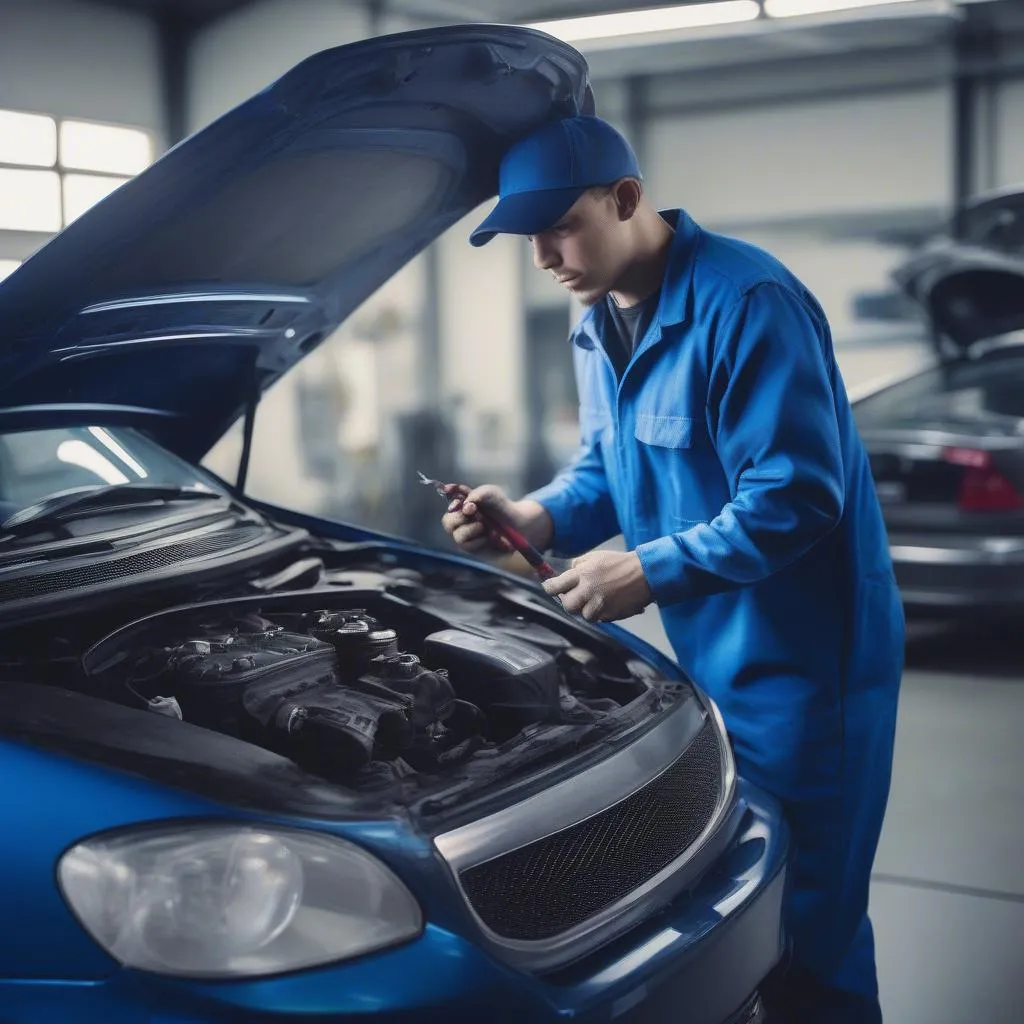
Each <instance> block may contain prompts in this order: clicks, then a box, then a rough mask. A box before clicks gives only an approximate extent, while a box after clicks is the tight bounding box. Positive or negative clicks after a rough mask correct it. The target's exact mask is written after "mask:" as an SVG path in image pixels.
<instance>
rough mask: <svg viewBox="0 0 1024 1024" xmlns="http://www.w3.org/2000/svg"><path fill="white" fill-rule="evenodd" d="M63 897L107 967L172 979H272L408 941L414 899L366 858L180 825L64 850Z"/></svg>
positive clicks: (413, 930) (235, 828)
mask: <svg viewBox="0 0 1024 1024" xmlns="http://www.w3.org/2000/svg"><path fill="white" fill-rule="evenodd" d="M58 877H59V880H60V886H61V889H62V891H63V893H64V898H65V899H66V900H67V902H68V904H69V905H70V906H71V909H72V910H73V911H74V913H75V915H76V917H77V918H78V920H79V921H80V922H81V923H82V925H83V926H84V927H85V929H86V930H87V931H88V932H89V934H90V935H92V937H93V938H94V939H95V940H96V942H98V943H99V944H100V945H101V946H102V947H103V948H104V949H105V950H106V951H107V952H108V953H109V954H110V955H111V956H112V957H114V958H115V959H117V960H119V961H120V962H121V963H123V964H125V965H127V966H130V967H136V968H139V969H142V970H147V971H155V972H158V973H161V974H171V975H177V976H179V977H206V978H211V977H221V978H239V977H255V976H261V975H269V974H277V973H280V972H282V971H292V970H297V969H298V968H302V967H312V966H315V965H319V964H325V963H330V962H333V961H338V960H343V959H346V958H348V957H353V956H359V955H361V954H364V953H369V952H372V951H374V950H379V949H383V948H385V947H387V946H392V945H396V944H397V943H400V942H405V941H407V940H408V939H411V938H414V937H415V936H416V935H418V934H419V933H420V931H421V930H422V928H423V917H422V914H421V912H420V908H419V906H418V904H417V903H416V900H415V899H414V898H413V896H412V894H411V893H410V892H409V891H408V889H406V888H405V886H404V885H403V884H402V883H401V882H400V881H399V880H398V879H397V878H396V877H395V876H394V874H392V873H391V871H389V870H388V868H386V867H385V866H384V865H383V864H381V863H380V862H379V861H378V860H376V859H375V858H374V857H372V856H371V855H370V854H368V853H366V852H365V851H363V850H361V849H360V848H359V847H356V846H353V845H351V844H350V843H346V842H344V841H343V840H340V839H334V838H332V837H330V836H321V835H316V834H314V833H307V832H298V831H289V830H286V829H276V828H253V827H248V826H244V825H221V824H217V825H203V824H198V825H189V826H187V827H186V826H181V825H176V826H174V827H173V828H160V829H146V830H140V831H137V832H130V833H121V834H119V835H116V836H101V837H98V838H94V839H89V840H87V841H86V842H83V843H80V844H78V845H77V846H74V847H72V848H71V849H70V850H68V851H67V852H66V853H65V854H64V856H63V857H62V858H61V860H60V864H59V867H58Z"/></svg>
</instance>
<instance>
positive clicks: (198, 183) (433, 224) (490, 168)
mask: <svg viewBox="0 0 1024 1024" xmlns="http://www.w3.org/2000/svg"><path fill="white" fill-rule="evenodd" d="M592 110H593V97H592V94H591V91H590V85H589V81H588V77H587V65H586V62H585V61H584V60H583V58H582V57H581V56H580V54H579V53H578V52H577V51H575V50H574V49H572V48H571V47H569V46H568V45H566V44H564V43H561V42H559V41H556V40H554V39H552V38H551V37H550V36H547V35H545V34H543V33H539V32H534V31H531V30H528V29H520V28H515V27H511V26H500V25H497V26H460V27H450V28H442V29H434V30H426V31H421V32H415V33H407V34H404V35H398V36H391V37H386V38H381V39H374V40H368V41H366V42H362V43H356V44H352V45H349V46H343V47H338V48H335V49H331V50H325V51H323V52H322V53H319V54H316V55H314V56H312V57H310V58H309V59H307V60H306V61H304V62H303V63H301V64H299V65H298V66H297V67H296V68H295V69H293V70H292V71H291V72H289V73H288V74H286V75H285V76H284V77H282V78H281V79H279V80H278V81H277V82H275V83H273V84H272V85H271V86H269V87H268V88H267V89H265V90H264V91H263V92H261V93H259V94H258V95H256V96H255V97H253V98H252V99H250V100H248V101H247V102H245V103H243V104H241V105H240V106H238V107H236V108H235V109H234V110H232V111H230V112H229V113H227V114H225V115H224V116H223V117H221V118H220V119H219V120H217V121H215V122H214V123H213V124H211V125H209V126H208V127H207V128H205V129H203V130H202V131H200V132H198V133H197V134H195V135H194V136H191V137H190V138H188V139H186V140H185V141H184V142H182V143H181V144H179V145H178V146H176V147H175V148H174V149H172V150H171V151H170V152H168V153H167V154H165V155H164V156H163V157H162V158H161V159H159V160H157V161H156V162H155V163H154V164H153V165H152V166H151V167H149V168H148V169H147V170H145V171H143V172H142V173H141V174H139V175H138V176H137V177H135V178H133V179H132V180H131V181H129V182H127V183H126V184H125V185H124V186H122V187H121V188H119V189H118V190H117V191H116V192H114V193H113V194H112V195H110V196H109V197H107V198H106V199H105V200H104V201H103V202H101V203H100V204H98V205H97V206H96V207H94V208H92V209H91V210H89V211H87V212H86V213H85V214H84V215H83V216H82V217H81V218H79V219H78V220H76V221H75V222H74V223H72V224H71V225H69V226H68V227H67V228H66V229H65V230H64V231H63V232H61V233H60V234H59V235H58V236H56V237H55V238H54V239H53V240H51V241H50V242H49V243H48V244H47V245H46V246H44V247H43V248H42V249H41V250H40V251H39V252H37V253H36V254H35V255H34V256H32V257H31V258H30V259H28V260H26V261H25V263H24V264H22V265H21V266H20V267H19V268H18V270H16V271H15V272H14V273H13V274H12V275H10V277H8V278H7V279H5V281H4V282H3V284H2V286H0V322H2V323H3V324H4V337H3V340H2V342H0V382H2V383H0V409H3V408H6V409H10V407H12V406H17V407H34V406H40V405H45V406H52V405H54V404H55V403H60V404H68V403H70V404H72V405H76V404H77V405H92V406H104V405H105V406H114V407H118V408H119V412H118V415H120V416H121V417H122V418H123V419H129V417H130V413H129V412H128V407H129V406H130V407H134V408H136V409H139V410H144V411H143V412H141V414H140V418H139V420H138V421H135V422H143V421H144V422H145V423H146V424H147V426H149V428H150V429H151V430H152V431H153V432H154V434H155V435H156V436H158V437H159V439H160V440H161V441H162V443H163V444H164V445H165V447H167V448H168V449H169V450H171V451H174V452H176V453H178V454H181V455H183V456H184V457H186V458H188V459H190V460H193V461H198V459H199V458H200V457H201V456H202V455H203V454H205V452H206V451H207V450H208V449H209V448H210V446H211V445H212V444H213V443H214V442H215V441H216V440H217V439H218V438H219V437H220V436H221V435H222V434H223V433H224V431H225V430H226V429H227V428H228V427H229V426H230V425H231V424H232V423H233V422H234V421H235V420H236V419H237V418H238V416H239V414H240V412H241V411H242V410H243V409H244V407H245V406H246V404H247V402H249V401H250V400H252V398H253V397H254V396H255V395H258V394H259V393H260V392H262V391H263V390H265V389H266V388H267V387H269V386H270V385H271V384H272V383H273V382H274V381H275V380H277V379H278V378H279V377H280V376H281V375H282V374H283V373H284V372H286V371H287V370H288V369H289V368H291V367H292V366H294V365H295V363H297V362H298V361H299V360H300V359H302V358H303V357H304V356H305V355H307V354H308V353H309V352H310V351H312V350H313V349H314V348H315V347H316V346H317V345H318V344H319V343H320V342H321V341H322V340H323V338H324V337H326V336H327V334H329V333H330V332H331V331H332V330H333V329H334V328H335V327H337V325H338V324H339V323H341V321H342V320H344V319H345V318H346V317H347V316H348V314H349V313H350V312H351V311H352V310H353V309H355V308H356V307H357V306H358V305H359V304H360V303H361V302H362V301H363V300H364V299H366V298H367V297H368V296H369V295H370V294H371V293H372V292H374V291H375V290H376V289H377V288H378V287H379V286H380V285H381V284H383V283H384V282H385V281H386V280H387V279H388V278H390V277H392V276H393V275H394V274H395V273H396V272H397V271H398V270H400V269H401V268H402V267H403V266H404V265H405V264H406V263H407V262H408V261H409V260H410V259H412V258H413V256H415V255H416V254H417V253H418V252H420V251H421V250H422V249H423V248H424V247H425V246H426V245H428V244H429V243H430V242H432V241H434V240H435V239H436V238H437V237H438V236H439V235H441V234H442V233H443V232H444V231H445V230H446V229H447V228H448V227H450V226H451V225H452V224H454V223H455V222H456V221H457V220H459V219H460V218H461V217H463V216H464V215H466V214H467V213H469V212H470V211H472V210H473V209H474V208H475V207H476V206H477V205H479V204H480V203H481V202H483V201H484V200H486V199H487V198H488V197H489V196H492V195H494V194H495V193H496V192H497V172H498V164H499V161H500V156H501V153H502V152H503V148H504V147H505V146H507V145H508V144H509V143H510V142H511V141H512V140H513V139H515V138H516V137H518V136H519V135H521V134H524V133H526V132H528V131H530V130H531V129H533V128H534V127H536V126H537V125H539V124H540V123H542V122H543V121H545V120H547V119H550V118H552V117H556V116H559V115H565V114H572V113H582V112H590V111H592ZM128 396H130V398H129V401H128V402H125V399H126V397H128Z"/></svg>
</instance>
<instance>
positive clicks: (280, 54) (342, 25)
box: [188, 0, 370, 131]
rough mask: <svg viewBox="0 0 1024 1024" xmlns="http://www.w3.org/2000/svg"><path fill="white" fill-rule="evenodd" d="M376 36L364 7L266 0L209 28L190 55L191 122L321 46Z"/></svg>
mask: <svg viewBox="0 0 1024 1024" xmlns="http://www.w3.org/2000/svg"><path fill="white" fill-rule="evenodd" d="M369 34H370V25H369V23H368V20H367V17H366V13H365V11H364V10H363V8H362V7H361V6H360V5H357V4H351V5H349V4H340V3H338V2H337V0H303V3H302V4H301V5H297V4H296V3H295V0H262V2H259V3H255V4H253V5H252V6H251V7H245V8H243V9H242V10H240V11H237V12H235V13H234V14H230V15H228V16H227V17H224V18H221V19H219V20H217V21H216V22H214V23H213V24H211V25H209V26H208V27H207V28H205V29H203V31H202V32H200V33H199V35H198V36H197V38H196V39H195V41H194V42H193V44H192V46H191V48H190V51H189V59H188V81H189V96H188V123H189V126H190V130H192V131H194V130H196V129H198V128H201V127H202V126H203V125H205V124H208V123H209V122H210V121H212V120H213V119H214V118H216V117H219V116H220V115H221V114H223V113H225V112H226V111H228V110H230V109H231V108H232V107H233V106H235V105H236V104H238V103H241V102H242V101H243V100H245V99H247V98H248V97H249V96H251V95H253V93H256V92H258V91H259V90H260V89H262V88H264V87H265V86H267V85H269V84H270V83H271V82H273V81H274V80H275V79H277V78H279V77H280V76H281V75H283V74H284V73H285V72H286V71H289V70H290V69H291V68H292V67H294V66H295V65H296V64H298V63H299V62H300V61H302V60H304V59H305V58H306V57H308V56H310V55H311V54H313V53H316V52H317V51H318V50H325V49H327V48H329V47H331V46H340V45H342V44H344V43H351V42H355V41H356V40H358V39H363V38H365V37H366V36H367V35H369Z"/></svg>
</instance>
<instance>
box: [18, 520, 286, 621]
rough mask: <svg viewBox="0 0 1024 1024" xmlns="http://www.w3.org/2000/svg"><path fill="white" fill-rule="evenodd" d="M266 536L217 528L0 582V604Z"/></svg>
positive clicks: (259, 530) (248, 529)
mask: <svg viewBox="0 0 1024 1024" xmlns="http://www.w3.org/2000/svg"><path fill="white" fill-rule="evenodd" d="M265 535H266V527H264V526H260V525H257V524H255V523H252V524H246V525H244V526H236V527H233V528H232V529H230V530H220V531H218V532H217V533H212V534H210V535H208V536H206V537H200V538H199V539H197V540H187V541H179V542H178V543H175V544H165V545H164V546H163V547H158V548H152V549H150V550H148V551H140V552H137V553H136V554H132V555H125V556H124V557H122V558H108V559H107V560H105V561H102V562H95V563H93V564H92V565H86V566H81V567H77V568H65V569H58V570H56V571H55V572H43V573H37V574H36V575H34V576H22V577H20V578H18V579H9V580H3V581H0V604H2V603H4V602H6V601H27V600H29V599H30V598H33V597H46V596H47V595H49V594H59V593H61V592H62V591H71V590H81V589H83V588H85V587H98V586H102V585H103V584H104V583H113V582H116V581H118V580H122V579H126V578H128V577H131V576H137V575H139V574H140V573H147V572H154V571H156V570H158V569H167V568H169V567H170V566H172V565H177V564H178V563H179V562H184V561H187V560H188V559H193V558H204V557H207V556H210V555H218V554H223V553H224V552H226V551H230V550H232V549H233V548H238V547H242V546H243V545H246V544H251V543H253V542H254V541H256V540H258V539H260V538H262V537H264V536H265Z"/></svg>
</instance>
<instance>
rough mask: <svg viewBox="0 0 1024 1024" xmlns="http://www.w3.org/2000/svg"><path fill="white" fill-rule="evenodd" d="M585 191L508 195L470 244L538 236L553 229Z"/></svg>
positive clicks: (562, 189)
mask: <svg viewBox="0 0 1024 1024" xmlns="http://www.w3.org/2000/svg"><path fill="white" fill-rule="evenodd" d="M586 191H587V189H586V187H584V188H579V187H575V188H553V189H546V190H545V191H543V192H517V193H514V194H513V195H509V196H505V198H504V199H502V200H500V201H499V202H498V205H497V206H496V207H495V208H494V209H493V210H492V211H491V215H490V216H489V217H488V218H487V219H486V220H485V221H484V222H483V223H482V224H481V225H480V226H479V227H478V228H477V229H476V231H474V232H473V234H471V235H470V236H469V241H470V244H471V245H475V246H481V245H486V244H487V243H488V242H489V241H490V240H491V239H492V238H493V237H494V236H495V235H539V234H540V233H541V232H542V231H547V230H548V228H551V227H554V225H555V224H557V223H558V221H559V220H561V219H562V217H563V216H564V215H565V214H566V213H568V211H569V210H570V209H571V208H572V207H573V205H574V204H575V202H576V200H577V199H579V197H580V196H581V195H583V193H584V192H586Z"/></svg>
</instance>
